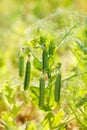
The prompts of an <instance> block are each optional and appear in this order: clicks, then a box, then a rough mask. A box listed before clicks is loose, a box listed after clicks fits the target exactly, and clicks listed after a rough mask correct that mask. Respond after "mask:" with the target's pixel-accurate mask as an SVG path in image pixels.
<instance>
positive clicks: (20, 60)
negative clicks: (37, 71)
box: [19, 55, 24, 77]
mask: <svg viewBox="0 0 87 130" xmlns="http://www.w3.org/2000/svg"><path fill="white" fill-rule="evenodd" d="M23 75H24V56H23V55H20V56H19V76H20V77H23Z"/></svg>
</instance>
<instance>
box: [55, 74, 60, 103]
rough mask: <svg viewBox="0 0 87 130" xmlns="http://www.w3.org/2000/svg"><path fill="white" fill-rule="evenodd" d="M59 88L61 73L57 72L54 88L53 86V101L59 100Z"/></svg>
mask: <svg viewBox="0 0 87 130" xmlns="http://www.w3.org/2000/svg"><path fill="white" fill-rule="evenodd" d="M60 89H61V74H60V73H58V74H57V76H56V81H55V88H54V100H55V102H58V103H59V101H60Z"/></svg>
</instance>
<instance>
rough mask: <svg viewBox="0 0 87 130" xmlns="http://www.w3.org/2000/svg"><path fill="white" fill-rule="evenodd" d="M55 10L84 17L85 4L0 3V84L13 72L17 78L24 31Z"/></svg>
mask: <svg viewBox="0 0 87 130" xmlns="http://www.w3.org/2000/svg"><path fill="white" fill-rule="evenodd" d="M58 8H60V9H63V10H67V11H71V12H72V13H73V11H75V10H76V11H81V12H83V13H84V14H86V11H87V0H0V79H1V80H2V78H4V79H6V77H7V76H8V78H9V77H10V75H12V73H13V72H14V74H17V65H18V64H17V57H18V51H19V49H20V47H22V45H23V44H22V43H23V41H24V38H25V37H24V32H25V30H26V29H27V28H29V27H31V26H32V24H35V23H36V22H37V21H38V20H40V19H43V18H45V17H46V16H49V15H50V14H51V13H52V12H54V11H56V9H58ZM29 37H30V36H29ZM25 41H26V39H25ZM14 74H13V75H14Z"/></svg>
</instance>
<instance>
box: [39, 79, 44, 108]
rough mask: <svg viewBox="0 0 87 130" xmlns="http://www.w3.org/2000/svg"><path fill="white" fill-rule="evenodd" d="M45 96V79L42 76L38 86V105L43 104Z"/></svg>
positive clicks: (41, 105)
mask: <svg viewBox="0 0 87 130" xmlns="http://www.w3.org/2000/svg"><path fill="white" fill-rule="evenodd" d="M44 98H45V80H44V78H43V77H41V78H40V88H39V107H43V106H44Z"/></svg>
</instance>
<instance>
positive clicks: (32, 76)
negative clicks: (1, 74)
mask: <svg viewBox="0 0 87 130" xmlns="http://www.w3.org/2000/svg"><path fill="white" fill-rule="evenodd" d="M74 27H75V26H73V27H71V29H70V31H68V33H66V34H65V35H64V36H63V37H62V38H61V39H60V40H59V41H60V42H59V43H60V45H62V46H60V45H59V46H58V43H57V42H56V41H55V35H52V33H45V32H44V31H43V30H40V29H38V33H37V35H35V38H33V39H32V40H30V41H27V42H25V43H24V46H23V47H22V48H20V50H19V53H18V77H17V78H18V80H17V81H14V80H13V79H10V80H9V81H6V82H5V83H3V84H2V85H3V87H2V88H1V89H0V99H1V101H0V114H1V117H0V129H6V130H15V129H17V130H45V129H46V130H68V129H74V127H75V128H77V130H79V129H80V130H86V129H87V89H86V86H87V78H86V77H87V71H86V69H87V45H86V42H87V21H85V24H84V25H82V26H80V27H79V28H77V29H76V28H74ZM72 29H74V30H75V31H76V32H75V34H74V37H73V38H72V39H73V40H71V39H69V38H70V37H69V36H70V33H72ZM67 37H69V38H68V39H69V40H68V41H67V40H66V38H67ZM70 41H71V43H70ZM64 43H67V44H64ZM62 49H63V50H62ZM68 59H69V60H68ZM66 60H67V63H66V62H65V61H66ZM64 67H65V68H67V70H64ZM65 72H66V73H65ZM3 109H4V110H3ZM72 124H73V128H72ZM69 127H70V128H69Z"/></svg>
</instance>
